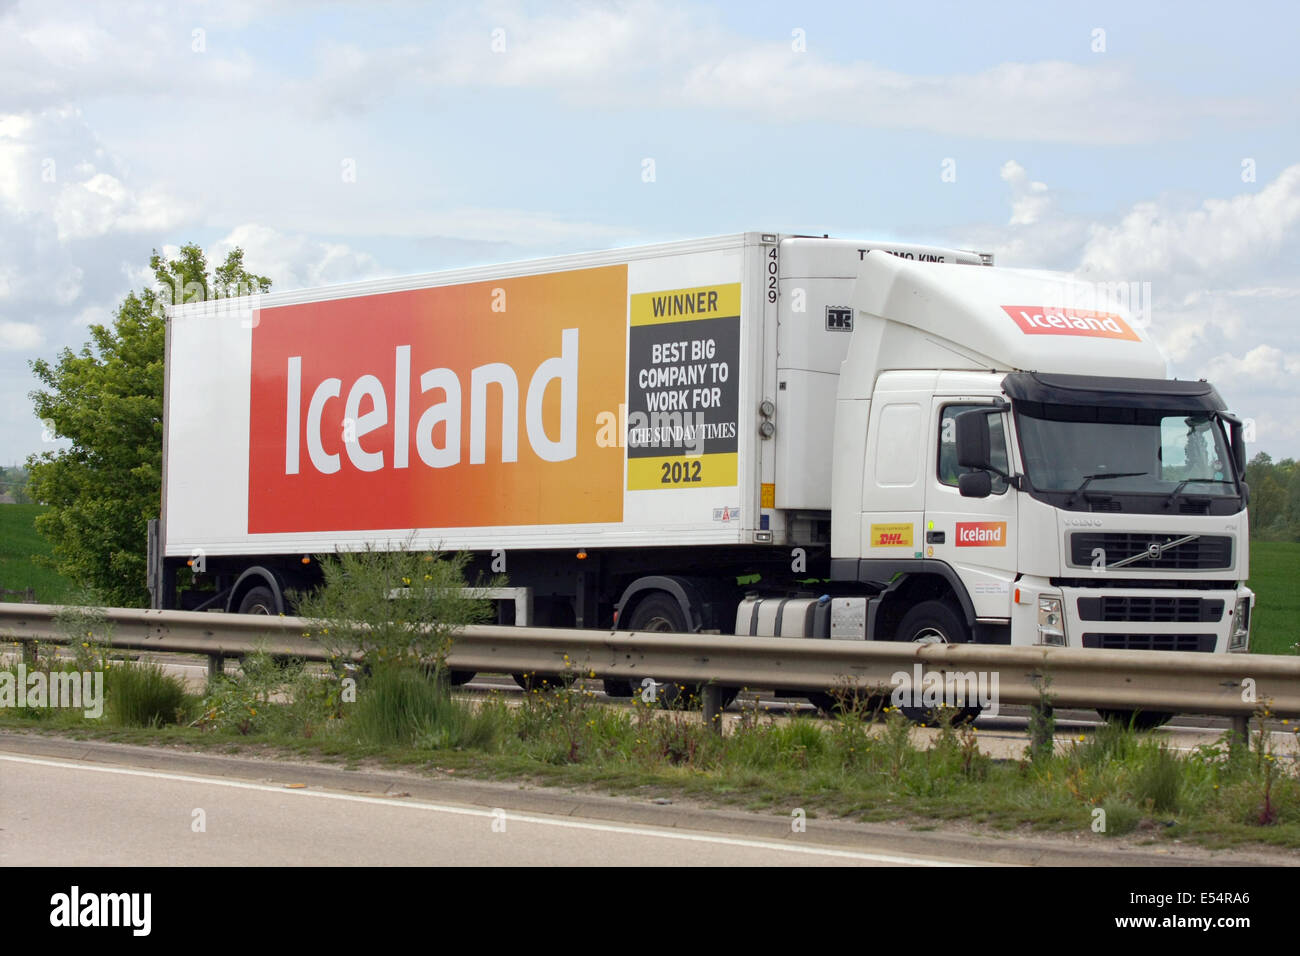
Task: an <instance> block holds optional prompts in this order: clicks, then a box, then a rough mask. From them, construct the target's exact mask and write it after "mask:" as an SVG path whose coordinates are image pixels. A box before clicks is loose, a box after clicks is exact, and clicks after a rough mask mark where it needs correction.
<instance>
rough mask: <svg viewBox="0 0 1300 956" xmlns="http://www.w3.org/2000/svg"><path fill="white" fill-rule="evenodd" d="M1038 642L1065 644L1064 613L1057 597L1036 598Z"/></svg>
mask: <svg viewBox="0 0 1300 956" xmlns="http://www.w3.org/2000/svg"><path fill="white" fill-rule="evenodd" d="M1038 643H1039V644H1055V645H1057V646H1059V647H1064V646H1065V614H1064V612H1063V611H1062V609H1061V599H1060V598H1058V597H1040V598H1039V599H1038Z"/></svg>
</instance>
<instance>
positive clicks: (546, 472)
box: [164, 234, 762, 557]
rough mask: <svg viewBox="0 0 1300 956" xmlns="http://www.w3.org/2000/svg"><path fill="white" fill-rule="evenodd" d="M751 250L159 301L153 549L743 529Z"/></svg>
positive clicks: (302, 547) (636, 542) (719, 242)
mask: <svg viewBox="0 0 1300 956" xmlns="http://www.w3.org/2000/svg"><path fill="white" fill-rule="evenodd" d="M757 243H758V236H757V235H756V234H750V235H747V236H732V237H723V238H722V239H715V240H701V241H698V242H686V243H674V244H670V245H665V246H658V247H646V248H643V249H637V250H625V251H621V252H610V253H602V254H596V255H586V256H570V257H564V258H560V259H553V260H541V261H538V262H534V263H522V264H517V265H512V266H505V267H500V268H490V269H472V270H460V271H458V272H454V273H444V274H439V275H432V276H418V277H411V278H405V279H398V280H392V281H390V282H372V283H358V284H354V285H351V286H344V287H336V288H331V289H324V290H308V291H305V292H292V293H283V294H273V295H268V296H263V297H260V300H259V301H258V302H256V303H250V302H248V301H246V300H243V301H241V302H239V303H238V305H237V306H236V307H234V308H230V307H225V308H223V306H228V305H235V304H234V303H217V304H216V307H215V308H214V307H213V304H211V303H209V304H208V305H207V306H184V307H181V308H179V309H177V310H175V313H174V315H173V316H172V319H171V322H172V325H171V329H170V335H169V354H168V363H169V376H170V379H169V392H168V402H167V408H166V431H167V439H166V449H167V451H166V454H167V461H166V471H165V474H166V476H167V477H166V483H167V487H166V488H165V490H164V508H165V513H164V535H165V545H164V546H165V553H166V554H167V555H168V556H172V557H176V556H189V555H190V554H192V553H193V552H194V551H196V550H201V551H203V552H204V553H206V554H211V555H221V554H248V555H254V554H275V553H296V552H303V553H318V552H323V551H331V550H333V549H334V548H335V547H336V546H343V547H354V546H360V545H363V544H365V543H374V544H378V545H381V546H382V545H388V544H397V543H399V542H403V541H407V540H410V541H411V542H412V543H413V545H414V546H416V547H421V548H424V547H443V548H468V549H475V550H490V549H494V548H506V549H509V548H519V549H523V548H528V549H534V548H571V547H588V548H598V547H653V546H659V545H669V544H672V545H689V544H732V543H738V542H742V541H750V540H753V536H752V532H753V529H754V528H755V527H756V525H757V523H758V522H757V514H756V508H755V504H756V502H757V501H758V498H759V493H758V487H757V486H758V475H757V470H756V468H755V465H754V455H755V448H754V445H755V437H754V436H755V423H754V421H753V415H754V409H755V408H756V406H757V401H758V400H757V398H756V397H755V396H756V394H757V390H758V389H759V387H760V380H761V374H760V371H761V370H760V368H759V367H758V366H757V365H756V364H754V363H752V362H751V361H750V360H749V359H748V358H744V357H747V356H752V355H756V354H761V347H759V346H757V345H756V337H757V336H758V335H759V334H760V332H761V329H760V325H761V322H762V316H761V313H759V312H757V311H756V309H757V308H758V305H759V303H760V302H761V288H760V286H761V281H760V280H761V277H760V276H758V275H756V274H753V275H746V270H747V268H748V269H749V270H750V271H753V270H754V267H755V265H756V264H757V263H759V261H760V259H759V257H758V256H755V255H754V254H753V247H754V246H756V245H757ZM747 244H748V248H749V254H748V255H747V253H746V250H747ZM747 263H748V264H749V265H748V266H747Z"/></svg>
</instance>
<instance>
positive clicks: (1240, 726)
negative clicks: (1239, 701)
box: [1228, 714, 1250, 753]
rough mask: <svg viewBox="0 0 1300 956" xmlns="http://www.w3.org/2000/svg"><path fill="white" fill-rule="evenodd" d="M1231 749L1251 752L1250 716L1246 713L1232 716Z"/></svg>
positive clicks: (1229, 744) (1229, 747) (1229, 739)
mask: <svg viewBox="0 0 1300 956" xmlns="http://www.w3.org/2000/svg"><path fill="white" fill-rule="evenodd" d="M1228 749H1229V750H1242V749H1244V750H1245V752H1246V753H1249V752H1250V718H1249V717H1247V716H1246V715H1245V714H1237V715H1235V716H1233V718H1232V731H1231V734H1230V736H1229V738H1228Z"/></svg>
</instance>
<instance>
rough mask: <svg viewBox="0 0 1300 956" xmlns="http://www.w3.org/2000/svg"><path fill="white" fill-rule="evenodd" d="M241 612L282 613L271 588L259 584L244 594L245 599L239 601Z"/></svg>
mask: <svg viewBox="0 0 1300 956" xmlns="http://www.w3.org/2000/svg"><path fill="white" fill-rule="evenodd" d="M239 613H240V614H270V615H276V614H279V613H280V608H279V606H278V605H277V602H276V600H275V595H274V594H273V593H272V592H271V589H270V588H268V587H262V586H260V585H259V586H258V587H255V588H252V589H251V590H249V592H248V593H247V594H245V595H244V599H243V600H242V601H240V602H239Z"/></svg>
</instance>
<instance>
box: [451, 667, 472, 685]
mask: <svg viewBox="0 0 1300 956" xmlns="http://www.w3.org/2000/svg"><path fill="white" fill-rule="evenodd" d="M477 676H478V674H477V672H475V671H447V680H448V682H450V684H451V686H452V687H460V686H462V685H464V684H468V683H469V682H470V681H472V680H473V679H474V678H475V677H477Z"/></svg>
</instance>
